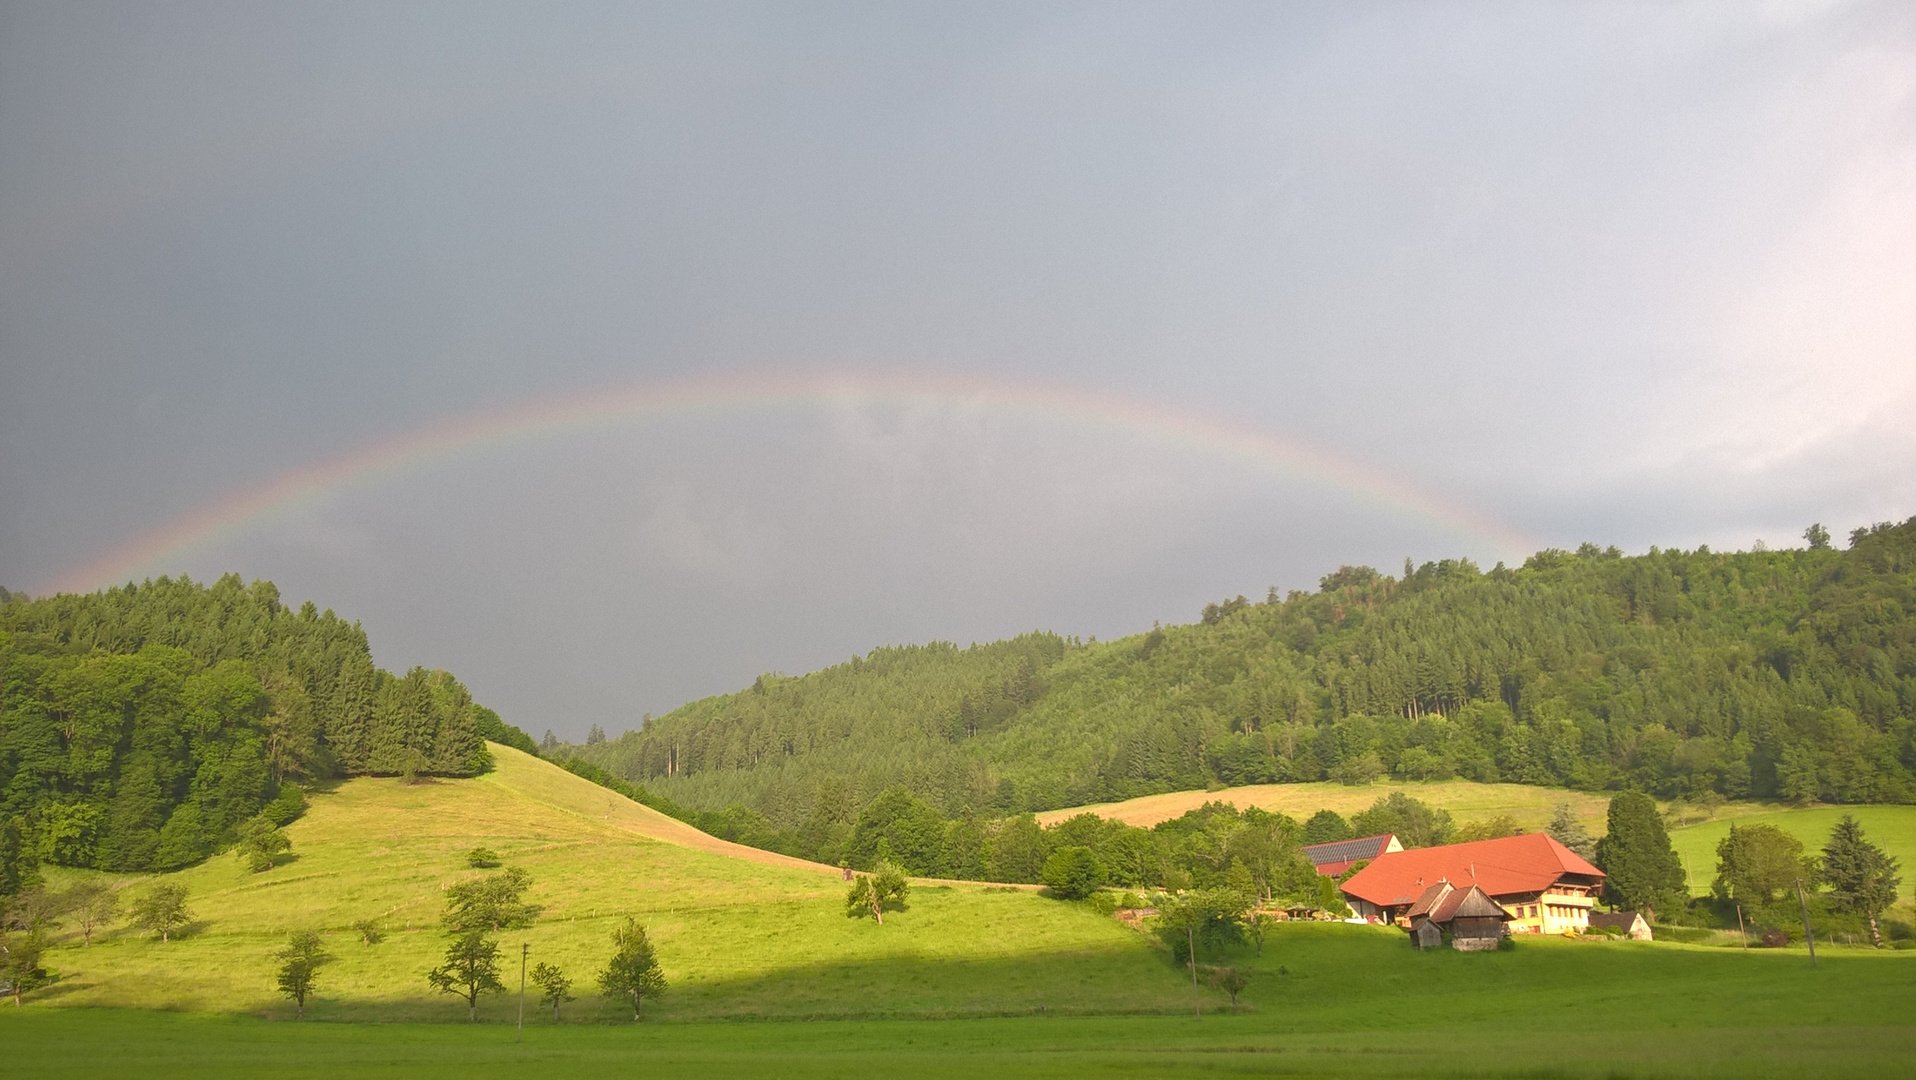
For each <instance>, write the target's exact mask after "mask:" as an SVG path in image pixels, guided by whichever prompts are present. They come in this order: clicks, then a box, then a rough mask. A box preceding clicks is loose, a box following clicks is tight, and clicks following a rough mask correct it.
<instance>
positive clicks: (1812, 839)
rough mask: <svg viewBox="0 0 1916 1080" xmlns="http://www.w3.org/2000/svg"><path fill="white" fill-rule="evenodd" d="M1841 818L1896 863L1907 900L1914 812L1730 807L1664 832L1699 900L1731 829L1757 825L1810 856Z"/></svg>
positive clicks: (1911, 887)
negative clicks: (1780, 834) (1899, 865)
mask: <svg viewBox="0 0 1916 1080" xmlns="http://www.w3.org/2000/svg"><path fill="white" fill-rule="evenodd" d="M1844 814H1850V815H1853V816H1854V817H1855V818H1856V820H1857V821H1858V822H1860V823H1861V824H1862V826H1863V833H1864V835H1866V836H1868V837H1869V839H1870V840H1871V842H1873V843H1875V844H1876V845H1877V846H1878V847H1880V848H1882V849H1883V850H1884V851H1886V852H1888V853H1889V854H1890V855H1892V856H1894V857H1895V858H1896V859H1897V860H1899V861H1900V862H1901V863H1902V867H1903V871H1902V873H1903V884H1902V888H1901V889H1900V890H1898V891H1899V892H1900V893H1901V894H1902V896H1903V897H1904V898H1905V899H1907V898H1908V897H1910V896H1912V895H1916V806H1806V807H1800V808H1795V809H1786V808H1782V807H1759V806H1752V805H1739V804H1735V803H1732V804H1730V805H1728V806H1725V807H1723V808H1722V809H1721V810H1719V811H1718V813H1717V816H1716V817H1715V818H1713V819H1712V820H1710V821H1706V822H1703V823H1701V824H1697V825H1689V826H1685V827H1683V828H1680V829H1672V830H1671V831H1670V843H1671V846H1673V847H1675V848H1676V851H1677V854H1678V855H1679V856H1681V857H1682V858H1683V865H1684V866H1685V868H1687V869H1688V871H1689V874H1690V891H1692V892H1694V893H1697V894H1698V895H1701V894H1703V893H1707V892H1709V891H1710V882H1711V880H1712V879H1714V878H1715V876H1716V845H1717V843H1718V842H1719V841H1721V840H1722V839H1723V838H1724V837H1725V836H1728V835H1729V833H1730V826H1731V825H1732V824H1735V825H1738V826H1743V825H1754V824H1757V823H1759V822H1760V823H1762V824H1765V825H1774V826H1776V827H1777V828H1779V829H1781V830H1783V831H1784V832H1786V833H1789V834H1790V835H1791V836H1794V837H1796V838H1797V839H1798V840H1801V841H1803V848H1804V851H1805V852H1806V853H1808V854H1811V855H1814V854H1817V853H1818V852H1820V851H1822V850H1823V845H1824V844H1825V843H1827V842H1828V841H1829V836H1830V828H1831V827H1832V826H1834V825H1835V824H1836V823H1837V821H1838V820H1840V819H1841V818H1842V816H1843V815H1844Z"/></svg>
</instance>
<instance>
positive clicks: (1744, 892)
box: [1711, 823, 1815, 911]
mask: <svg viewBox="0 0 1916 1080" xmlns="http://www.w3.org/2000/svg"><path fill="white" fill-rule="evenodd" d="M1811 870H1812V868H1811V867H1809V866H1807V865H1805V863H1804V860H1803V842H1802V841H1801V840H1798V839H1797V838H1796V837H1794V836H1791V835H1790V834H1789V833H1786V832H1784V831H1783V830H1781V829H1779V828H1777V827H1776V826H1774V825H1765V824H1756V825H1745V826H1743V827H1742V828H1740V829H1739V828H1737V827H1736V825H1735V824H1734V823H1732V824H1731V825H1730V833H1729V835H1728V836H1725V837H1724V838H1723V839H1722V840H1720V841H1718V842H1717V845H1716V880H1715V882H1714V883H1712V885H1711V891H1712V892H1713V893H1715V894H1716V896H1717V898H1718V899H1721V900H1729V901H1732V902H1735V903H1738V904H1742V905H1743V906H1744V907H1746V908H1751V909H1756V910H1759V911H1760V910H1761V909H1764V908H1767V907H1769V906H1771V905H1773V904H1775V903H1777V902H1778V901H1781V900H1785V899H1793V898H1794V897H1795V890H1796V887H1797V884H1798V883H1799V882H1802V881H1805V880H1810V881H1814V880H1815V874H1814V873H1812V872H1811Z"/></svg>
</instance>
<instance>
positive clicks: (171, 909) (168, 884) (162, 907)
mask: <svg viewBox="0 0 1916 1080" xmlns="http://www.w3.org/2000/svg"><path fill="white" fill-rule="evenodd" d="M129 914H130V915H131V916H132V920H133V925H134V926H136V927H138V928H140V929H142V930H146V931H148V932H150V933H155V934H158V935H160V940H161V941H162V942H166V941H171V940H172V937H173V932H174V931H176V930H178V929H179V928H180V927H182V926H185V925H186V924H187V923H189V922H191V921H192V920H193V913H192V912H191V911H189V910H187V907H186V886H184V885H182V884H180V883H179V882H177V881H162V882H160V883H159V884H158V885H155V886H153V887H152V888H151V889H148V890H147V891H146V893H145V895H143V896H140V897H139V898H137V899H135V900H134V901H133V907H132V909H131V911H130V912H129Z"/></svg>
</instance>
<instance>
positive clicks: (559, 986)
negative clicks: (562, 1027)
mask: <svg viewBox="0 0 1916 1080" xmlns="http://www.w3.org/2000/svg"><path fill="white" fill-rule="evenodd" d="M532 985H534V986H536V987H538V988H539V1004H541V1005H550V1006H552V1022H553V1023H555V1024H556V1023H558V1022H559V1006H560V1005H563V1004H564V1003H566V1002H568V1001H572V1000H573V997H572V994H571V990H572V980H571V979H568V978H566V973H565V972H563V971H560V970H559V969H558V968H556V967H553V966H552V965H551V964H548V963H545V962H543V961H541V962H540V963H538V964H535V965H533V968H532Z"/></svg>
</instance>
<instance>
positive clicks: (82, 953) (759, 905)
mask: <svg viewBox="0 0 1916 1080" xmlns="http://www.w3.org/2000/svg"><path fill="white" fill-rule="evenodd" d="M492 752H493V753H494V755H495V756H496V758H497V762H498V764H497V768H496V769H495V770H494V771H493V772H491V773H488V774H485V775H483V776H480V777H477V778H474V779H468V780H441V781H438V782H434V783H428V784H420V785H417V786H407V785H405V784H402V783H400V782H399V781H397V780H392V779H373V778H368V779H356V780H350V781H346V782H344V783H342V784H340V785H339V786H338V787H337V788H335V789H334V790H331V791H328V792H323V793H318V794H315V795H314V796H313V800H312V808H311V810H310V811H309V812H308V813H307V815H306V816H305V817H304V818H302V819H300V820H299V821H297V822H295V823H294V824H293V825H292V826H291V827H290V828H289V829H288V832H289V833H290V835H291V837H292V840H293V852H294V855H295V856H296V858H295V859H293V860H292V861H290V862H288V863H286V864H285V865H282V866H280V867H278V868H276V869H274V870H271V871H268V872H266V873H263V874H252V873H249V872H247V871H246V870H245V869H244V868H242V867H241V866H240V865H239V863H238V862H237V860H235V859H232V858H230V857H220V858H215V859H214V860H212V861H211V862H209V863H206V864H204V865H201V866H198V867H195V868H193V869H190V870H186V871H183V872H181V873H179V874H175V875H168V877H169V878H171V879H175V880H179V881H181V882H183V883H185V884H186V885H187V886H188V887H189V888H190V889H191V891H192V900H191V906H192V908H193V911H194V913H195V915H196V916H197V922H196V923H195V924H194V926H193V927H192V928H191V931H190V932H189V933H188V934H187V935H186V936H185V937H184V938H183V939H180V940H176V941H174V942H172V943H169V944H161V943H159V942H158V941H155V940H150V939H148V938H145V937H143V936H139V935H136V934H133V933H131V932H119V933H115V934H112V935H109V936H108V937H107V939H106V940H104V941H96V942H95V944H94V945H92V946H91V947H81V946H80V945H79V944H78V941H77V937H75V936H73V935H71V934H69V940H68V941H67V942H66V943H65V944H64V945H63V946H62V947H60V948H58V949H55V950H54V951H52V952H51V953H50V954H49V956H48V959H47V966H48V967H49V968H50V969H51V970H54V971H56V972H58V973H60V975H61V979H60V981H59V982H58V983H57V984H56V985H54V986H52V987H49V988H48V989H46V990H43V991H40V992H38V993H37V994H36V995H35V999H36V1000H38V1001H40V1002H43V1003H45V1004H47V1005H52V1006H75V1005H85V1006H135V1007H141V1008H167V1009H190V1010H215V1011H236V1012H250V1013H259V1014H262V1015H269V1016H279V1015H289V1009H288V1007H287V1006H286V1004H285V1003H284V1002H283V1001H281V1000H279V999H277V998H276V997H275V995H274V993H273V986H272V970H273V964H272V962H271V960H270V955H271V953H272V952H273V950H274V949H276V948H277V947H279V946H280V945H281V944H282V943H283V941H284V938H285V935H286V934H287V933H288V932H289V931H291V930H294V929H301V928H314V929H318V930H320V931H321V932H322V933H323V934H324V936H325V939H326V943H327V947H328V948H329V949H330V950H331V951H332V952H334V953H335V954H337V955H338V956H339V958H340V959H339V962H338V963H337V964H334V965H332V966H329V967H327V968H326V969H324V973H323V976H322V980H321V983H320V992H319V996H318V1001H317V1003H316V1004H315V1005H314V1006H312V1007H309V1009H308V1014H309V1015H310V1016H313V1017H315V1018H325V1019H358V1020H456V1019H458V1018H460V1017H461V1016H462V1015H463V1010H462V1008H461V1007H460V1006H459V1005H458V1003H456V1002H455V1001H454V1000H453V999H451V998H448V997H443V996H440V997H434V996H432V995H430V994H429V991H428V988H427V986H426V982H425V978H424V973H425V972H426V971H427V969H429V968H430V967H432V966H433V965H434V964H435V963H436V962H437V960H438V958H439V954H440V953H441V952H442V951H443V949H444V941H445V939H444V937H443V935H442V934H440V933H439V932H438V931H437V930H436V929H435V920H436V918H437V916H438V914H439V912H440V910H441V907H442V903H443V898H442V890H443V889H444V887H445V886H446V885H449V884H451V883H453V882H455V881H458V880H462V879H464V878H467V877H470V876H472V875H473V874H474V873H475V872H474V871H471V870H469V869H467V868H466V865H465V861H464V858H463V854H464V852H466V851H467V850H469V849H470V848H472V847H474V846H477V845H482V844H483V845H485V846H487V847H491V848H493V849H494V850H496V851H497V852H499V854H500V855H501V856H502V857H503V858H504V860H505V861H506V863H507V864H508V865H512V866H520V867H524V868H525V869H526V870H527V871H529V872H530V873H531V875H532V878H533V887H532V889H531V892H530V894H529V899H531V900H532V901H534V902H536V903H540V904H543V905H545V909H546V910H545V913H544V915H543V917H542V918H541V919H540V920H539V922H538V924H537V925H535V926H534V927H532V928H531V929H529V930H525V931H507V932H505V933H503V934H502V935H501V942H502V945H503V947H504V950H505V951H506V952H508V953H513V954H516V953H517V951H518V947H519V945H520V943H521V942H525V943H528V944H530V945H531V947H532V957H533V959H534V960H535V961H537V960H544V961H546V962H549V963H555V964H558V965H559V966H561V967H563V968H565V969H566V970H567V971H569V972H571V973H572V975H573V976H574V979H575V981H576V982H577V983H578V984H580V989H581V998H582V1000H581V1001H579V1002H578V1003H575V1004H574V1005H572V1006H569V1007H568V1008H570V1009H571V1010H573V1011H574V1012H573V1014H574V1015H575V1016H581V1017H594V1016H598V1015H599V1014H600V1009H599V1003H598V1002H597V1001H596V1000H595V999H594V997H595V992H594V990H593V988H592V982H593V973H594V972H595V971H596V970H597V967H598V965H599V964H600V963H602V962H603V954H605V953H606V952H607V951H608V945H607V942H608V939H609V935H610V932H611V928H612V926H613V924H614V922H615V920H616V919H617V918H619V917H622V916H623V915H625V914H628V913H630V914H634V915H637V916H638V917H639V918H640V919H641V920H643V921H644V922H645V923H646V924H647V925H648V926H649V927H650V928H651V931H652V936H653V940H654V941H655V942H656V944H657V946H658V951H659V955H660V957H661V961H662V963H663V965H664V969H665V974H666V977H667V978H668V980H670V982H671V984H672V989H671V991H670V992H669V993H668V994H667V996H666V997H664V998H662V999H661V1000H660V1001H659V1002H658V1005H657V1007H656V1014H657V1015H658V1016H659V1017H660V1018H665V1019H676V1018H687V1017H716V1016H812V1015H839V1016H843V1015H947V1014H950V1015H963V1014H994V1013H1006V1012H1009V1013H1018V1012H1025V1011H1029V1010H1033V1009H1036V1008H1037V1007H1039V1006H1040V1005H1041V1004H1046V1003H1049V1004H1050V1006H1051V1008H1053V1009H1054V1010H1087V1011H1089V1010H1096V1011H1134V1010H1158V1009H1178V1008H1182V1007H1183V1005H1184V1004H1185V1002H1186V1001H1187V1000H1188V994H1189V989H1188V987H1181V984H1180V982H1179V980H1178V976H1177V973H1176V972H1175V971H1173V970H1171V969H1170V968H1168V967H1167V966H1166V965H1165V963H1164V962H1163V961H1162V960H1160V959H1159V958H1158V956H1157V955H1156V954H1155V953H1153V951H1152V950H1151V949H1150V948H1148V947H1147V945H1146V944H1145V943H1144V942H1143V940H1142V939H1141V938H1139V937H1138V936H1137V935H1136V934H1135V933H1133V932H1132V931H1129V930H1126V929H1125V928H1123V927H1122V926H1120V925H1119V924H1118V923H1117V922H1115V921H1114V920H1111V919H1108V918H1100V917H1098V916H1096V915H1094V914H1093V913H1091V912H1090V911H1089V910H1087V909H1085V908H1083V907H1080V906H1072V905H1064V904H1059V903H1056V902H1053V901H1049V900H1045V899H1042V898H1039V897H1037V896H1035V895H1032V894H1030V893H1028V892H1023V891H1006V890H992V891H987V889H986V888H985V887H983V886H977V885H956V886H946V887H942V888H941V887H921V888H919V889H917V890H915V891H914V893H913V895H912V898H911V906H910V909H909V910H907V911H904V912H900V913H897V914H894V915H891V916H888V917H887V919H886V922H885V925H884V926H882V927H879V926H875V925H873V924H872V923H871V922H870V921H869V920H851V919H847V918H846V917H845V915H844V914H843V896H844V886H843V884H842V883H841V882H840V881H839V879H838V872H837V871H836V870H835V869H832V868H829V867H820V866H816V865H815V864H808V863H803V862H801V861H799V860H794V859H786V858H783V857H781V856H775V855H771V854H769V853H766V852H759V851H756V850H753V849H741V848H737V847H735V846H734V845H727V844H724V843H723V842H722V841H717V840H713V839H712V838H710V837H703V836H702V835H701V834H697V833H694V832H692V830H690V829H688V828H687V827H685V826H684V825H682V824H680V823H678V822H676V821H672V820H671V819H669V818H665V817H663V816H662V815H659V814H657V813H656V812H654V811H652V810H649V809H647V808H645V807H643V806H639V805H637V804H636V803H632V802H630V801H629V800H626V799H624V798H623V797H620V796H617V795H614V794H612V793H610V792H608V791H606V790H605V789H603V788H600V787H597V786H595V785H592V784H590V783H588V782H586V781H584V780H581V779H579V778H577V777H575V776H572V775H571V774H569V773H566V772H563V771H561V770H559V769H557V768H555V767H554V766H552V765H550V764H548V763H546V762H543V761H540V760H538V759H536V758H533V757H530V756H528V755H525V754H522V753H519V752H518V751H515V750H512V749H510V748H507V747H504V746H499V745H496V744H495V745H494V746H493V747H492ZM688 844H691V845H695V846H687V845H688ZM741 856H744V857H741ZM59 873H61V874H64V875H73V874H77V873H82V872H76V871H64V872H59ZM143 887H144V881H143V880H141V881H134V882H131V883H130V885H129V888H131V889H132V890H134V891H136V892H137V891H138V890H139V889H140V888H143ZM365 918H376V919H378V920H379V921H380V923H381V924H382V925H383V926H384V927H385V928H386V930H387V932H388V936H387V938H386V940H385V941H384V942H382V943H380V944H378V945H373V946H365V945H362V944H360V943H359V942H358V941H357V939H356V937H355V936H354V935H353V933H352V932H351V931H350V927H351V926H352V924H353V923H355V922H357V921H358V920H361V919H365ZM933 973H936V978H933V977H932V976H933ZM510 1009H511V1006H510V1005H509V1004H508V1002H507V1001H506V1000H505V999H504V998H498V997H495V998H492V999H488V1000H485V1001H483V1002H482V1008H481V1015H482V1016H483V1017H486V1018H489V1019H494V1020H496V1019H499V1018H501V1017H503V1016H505V1015H506V1014H507V1013H508V1012H509V1011H510ZM648 1011H652V1006H648Z"/></svg>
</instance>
